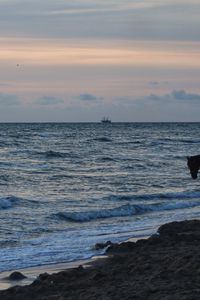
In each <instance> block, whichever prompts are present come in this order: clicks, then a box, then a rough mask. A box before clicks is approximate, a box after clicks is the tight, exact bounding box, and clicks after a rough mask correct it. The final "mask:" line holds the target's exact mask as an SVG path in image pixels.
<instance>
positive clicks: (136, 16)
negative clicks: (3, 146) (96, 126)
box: [0, 0, 200, 122]
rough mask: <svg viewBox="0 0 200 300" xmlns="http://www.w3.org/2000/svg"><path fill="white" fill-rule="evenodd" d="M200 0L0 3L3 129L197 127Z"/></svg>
mask: <svg viewBox="0 0 200 300" xmlns="http://www.w3.org/2000/svg"><path fill="white" fill-rule="evenodd" d="M199 14H200V1H199V0H190V1H185V0H74V1H73V2H72V1H68V0H65V1H64V0H56V1H55V0H0V122H99V121H100V120H101V119H102V117H104V116H108V117H109V118H111V120H112V121H113V122H152V121H153V122H162V121H163V122H166V121H174V122H176V121H182V122H184V121H186V122H187V121H188V122H190V121H200V113H199V111H200V30H199V28H200V18H199Z"/></svg>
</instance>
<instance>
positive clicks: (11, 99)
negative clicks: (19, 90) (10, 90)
mask: <svg viewBox="0 0 200 300" xmlns="http://www.w3.org/2000/svg"><path fill="white" fill-rule="evenodd" d="M19 104H20V101H19V99H18V97H17V96H16V95H12V94H3V93H0V105H3V106H12V105H19Z"/></svg>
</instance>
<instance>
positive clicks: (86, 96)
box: [78, 93, 103, 101]
mask: <svg viewBox="0 0 200 300" xmlns="http://www.w3.org/2000/svg"><path fill="white" fill-rule="evenodd" d="M78 98H79V99H80V100H81V101H97V100H102V99H103V98H102V97H97V96H95V95H92V94H88V93H85V94H80V95H79V96H78Z"/></svg>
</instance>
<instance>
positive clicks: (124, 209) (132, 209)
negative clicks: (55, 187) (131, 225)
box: [56, 201, 200, 222]
mask: <svg viewBox="0 0 200 300" xmlns="http://www.w3.org/2000/svg"><path fill="white" fill-rule="evenodd" d="M195 206H200V201H196V202H195V201H194V202H174V203H156V204H141V205H130V204H127V205H122V206H119V207H116V208H110V209H102V210H92V211H84V212H80V211H79V212H59V213H57V214H56V216H57V217H58V218H59V219H62V220H66V221H73V222H88V221H92V220H96V219H105V218H114V217H129V216H134V215H139V214H144V213H147V212H156V211H165V210H176V209H184V208H192V207H195Z"/></svg>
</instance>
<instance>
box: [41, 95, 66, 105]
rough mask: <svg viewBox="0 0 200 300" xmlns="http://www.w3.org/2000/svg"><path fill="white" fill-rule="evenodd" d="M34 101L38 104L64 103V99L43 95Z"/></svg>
mask: <svg viewBox="0 0 200 300" xmlns="http://www.w3.org/2000/svg"><path fill="white" fill-rule="evenodd" d="M35 103H36V104H40V105H56V104H62V103H64V100H63V99H61V98H57V97H54V96H43V97H41V98H39V99H37V100H36V101H35Z"/></svg>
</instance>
